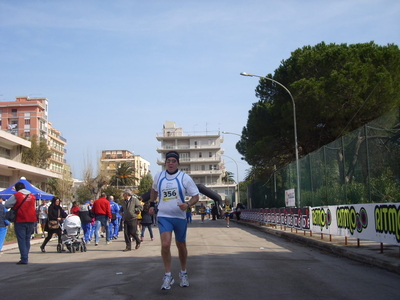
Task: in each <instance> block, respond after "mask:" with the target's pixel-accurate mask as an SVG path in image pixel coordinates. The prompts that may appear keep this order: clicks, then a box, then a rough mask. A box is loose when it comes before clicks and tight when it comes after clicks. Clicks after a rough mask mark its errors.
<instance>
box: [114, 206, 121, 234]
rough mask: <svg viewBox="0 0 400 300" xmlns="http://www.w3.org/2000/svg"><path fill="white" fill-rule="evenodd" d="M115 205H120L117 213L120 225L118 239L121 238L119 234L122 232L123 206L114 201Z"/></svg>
mask: <svg viewBox="0 0 400 300" xmlns="http://www.w3.org/2000/svg"><path fill="white" fill-rule="evenodd" d="M114 202H115V203H117V205H118V213H117V223H118V234H117V237H119V232H120V231H122V206H121V204H119V201H118V200H114Z"/></svg>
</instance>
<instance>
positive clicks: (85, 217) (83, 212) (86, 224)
mask: <svg viewBox="0 0 400 300" xmlns="http://www.w3.org/2000/svg"><path fill="white" fill-rule="evenodd" d="M79 218H80V219H81V226H82V229H83V236H84V237H83V239H84V241H85V243H86V244H90V240H91V236H90V233H91V230H90V229H91V226H92V221H93V213H92V209H91V208H90V200H87V201H86V202H85V204H83V205H81V207H80V208H79Z"/></svg>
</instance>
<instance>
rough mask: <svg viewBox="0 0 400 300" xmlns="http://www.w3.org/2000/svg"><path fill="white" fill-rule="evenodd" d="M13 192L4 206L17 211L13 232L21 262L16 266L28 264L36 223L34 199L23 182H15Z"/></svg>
mask: <svg viewBox="0 0 400 300" xmlns="http://www.w3.org/2000/svg"><path fill="white" fill-rule="evenodd" d="M15 190H16V191H17V192H16V193H15V194H14V195H12V196H11V197H10V198H9V199H8V200H7V201H6V202H5V204H4V206H5V207H6V208H14V209H18V211H17V216H16V218H15V223H14V230H15V235H16V236H17V240H18V248H19V252H20V255H21V260H20V261H19V262H17V265H26V264H28V255H29V250H30V248H31V234H32V232H33V229H34V226H35V222H36V197H35V196H34V195H32V194H31V192H30V191H28V190H26V189H25V184H24V183H23V182H17V183H16V184H15ZM24 200H25V201H24Z"/></svg>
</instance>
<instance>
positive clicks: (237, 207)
mask: <svg viewBox="0 0 400 300" xmlns="http://www.w3.org/2000/svg"><path fill="white" fill-rule="evenodd" d="M243 208H244V207H243V204H242V203H238V204H237V205H236V211H235V215H236V220H238V221H240V215H241V213H242V209H243Z"/></svg>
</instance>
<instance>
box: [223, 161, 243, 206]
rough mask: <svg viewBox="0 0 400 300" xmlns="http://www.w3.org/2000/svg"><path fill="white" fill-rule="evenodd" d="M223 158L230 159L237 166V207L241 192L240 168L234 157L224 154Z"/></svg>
mask: <svg viewBox="0 0 400 300" xmlns="http://www.w3.org/2000/svg"><path fill="white" fill-rule="evenodd" d="M222 156H226V157H227V158H230V159H232V160H233V162H234V163H235V164H236V178H237V184H236V185H237V197H235V200H236V201H235V206H237V204H238V203H240V191H239V167H238V164H237V162H236V160H234V159H233V158H232V157H229V156H228V155H225V154H223V155H222Z"/></svg>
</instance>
